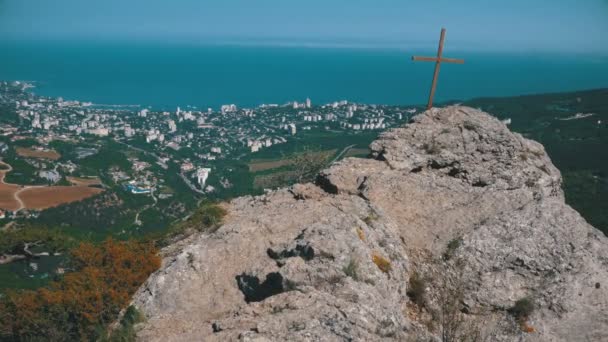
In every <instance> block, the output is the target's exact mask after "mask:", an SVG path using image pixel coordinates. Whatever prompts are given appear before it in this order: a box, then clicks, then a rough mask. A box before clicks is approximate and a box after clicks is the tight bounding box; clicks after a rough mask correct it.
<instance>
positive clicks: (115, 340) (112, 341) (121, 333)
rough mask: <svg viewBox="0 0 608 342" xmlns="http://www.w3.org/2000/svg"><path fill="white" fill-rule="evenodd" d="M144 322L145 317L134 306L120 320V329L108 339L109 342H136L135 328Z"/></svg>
mask: <svg viewBox="0 0 608 342" xmlns="http://www.w3.org/2000/svg"><path fill="white" fill-rule="evenodd" d="M143 321H144V315H143V314H142V313H141V312H140V311H139V310H137V308H136V307H134V306H133V305H131V306H129V307H128V308H127V310H126V312H125V314H124V316H123V317H122V319H121V320H120V325H119V326H118V328H116V330H114V331H113V332H112V333H111V335H110V337H109V338H107V339H106V340H107V342H134V341H135V340H136V336H135V328H134V326H135V325H136V324H137V323H141V322H143ZM103 340H104V339H102V341H103Z"/></svg>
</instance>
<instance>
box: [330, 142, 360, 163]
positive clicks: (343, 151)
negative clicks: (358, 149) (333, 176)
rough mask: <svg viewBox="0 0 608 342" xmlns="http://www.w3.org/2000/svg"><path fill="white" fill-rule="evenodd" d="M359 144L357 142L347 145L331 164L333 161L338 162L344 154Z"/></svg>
mask: <svg viewBox="0 0 608 342" xmlns="http://www.w3.org/2000/svg"><path fill="white" fill-rule="evenodd" d="M355 146H357V144H354V145H350V146H346V147H345V148H344V149H343V150H342V151H341V152H340V153H338V155H337V156H336V158H334V159H333V160H332V161H331V163H329V165H332V164H333V163H335V162H337V161H338V160H339V159H340V158H342V156H343V155H344V154H346V153H347V152H348V151H350V150H351V149H352V148H353V147H355Z"/></svg>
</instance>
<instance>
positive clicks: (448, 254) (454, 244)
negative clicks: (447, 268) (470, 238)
mask: <svg viewBox="0 0 608 342" xmlns="http://www.w3.org/2000/svg"><path fill="white" fill-rule="evenodd" d="M461 245H462V239H461V238H456V239H452V240H450V242H448V246H447V248H446V250H445V252H444V253H443V260H446V261H447V260H450V259H452V257H453V256H454V253H456V250H457V249H458V248H459V247H460V246H461Z"/></svg>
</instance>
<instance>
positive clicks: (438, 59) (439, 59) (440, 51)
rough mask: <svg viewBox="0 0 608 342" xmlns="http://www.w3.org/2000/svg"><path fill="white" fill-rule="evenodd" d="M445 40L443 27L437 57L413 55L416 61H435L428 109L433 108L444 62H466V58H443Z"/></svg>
mask: <svg viewBox="0 0 608 342" xmlns="http://www.w3.org/2000/svg"><path fill="white" fill-rule="evenodd" d="M444 40H445V29H444V28H442V29H441V37H440V38H439V49H438V50H437V57H418V56H412V60H414V61H424V62H435V73H434V74H433V84H432V85H431V94H430V95H429V104H428V105H427V109H431V108H433V97H434V96H435V88H436V87H437V77H438V76H439V68H440V66H441V63H442V62H445V63H456V64H464V59H454V58H443V57H442V54H443V41H444Z"/></svg>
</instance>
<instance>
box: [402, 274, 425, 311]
mask: <svg viewBox="0 0 608 342" xmlns="http://www.w3.org/2000/svg"><path fill="white" fill-rule="evenodd" d="M406 294H407V296H408V297H410V299H411V300H412V302H414V303H415V304H416V305H418V307H419V308H422V307H424V306H425V303H426V280H425V279H424V278H422V277H420V275H419V274H418V272H415V271H414V272H413V273H412V274H411V275H410V281H409V286H408V288H407V292H406Z"/></svg>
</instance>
